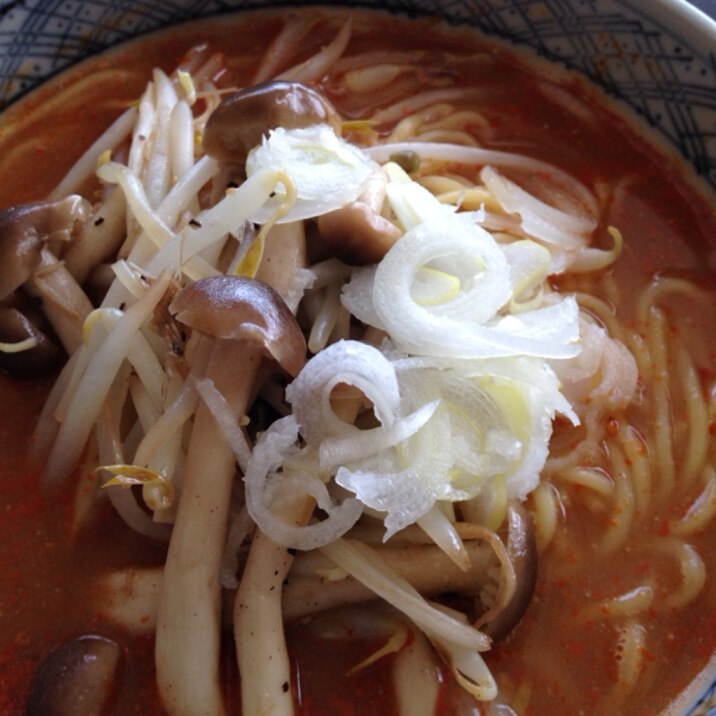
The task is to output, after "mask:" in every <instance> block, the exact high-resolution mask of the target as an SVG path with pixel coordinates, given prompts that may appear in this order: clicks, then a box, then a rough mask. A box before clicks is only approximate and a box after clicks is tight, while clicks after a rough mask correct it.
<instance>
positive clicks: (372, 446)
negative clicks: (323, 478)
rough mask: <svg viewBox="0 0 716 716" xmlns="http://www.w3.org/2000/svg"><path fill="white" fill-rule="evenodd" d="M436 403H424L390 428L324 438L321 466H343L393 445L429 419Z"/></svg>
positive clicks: (414, 431) (326, 467)
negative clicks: (343, 436) (341, 436)
mask: <svg viewBox="0 0 716 716" xmlns="http://www.w3.org/2000/svg"><path fill="white" fill-rule="evenodd" d="M438 405H439V401H438V400H433V401H432V402H430V403H426V404H425V405H423V406H421V407H420V408H418V409H417V410H416V411H415V412H414V413H411V414H410V415H408V416H406V417H405V418H401V419H400V420H398V421H396V422H395V423H394V424H393V425H392V426H390V427H379V428H373V429H372V430H358V431H357V433H356V434H355V435H351V436H350V437H346V438H327V439H325V440H324V441H323V442H322V443H321V445H320V449H319V455H320V462H321V467H322V468H323V469H329V468H332V467H336V466H337V465H346V464H348V463H352V462H355V461H356V460H361V459H364V458H367V457H371V456H373V455H375V454H376V453H379V452H382V451H383V450H387V449H388V448H391V447H394V446H395V445H397V444H398V443H400V442H402V441H403V440H407V439H409V438H410V437H412V436H413V435H415V433H416V432H418V430H420V429H421V428H422V427H423V426H424V425H425V423H427V422H428V420H430V418H431V417H432V416H433V413H434V412H435V410H436V409H437V407H438Z"/></svg>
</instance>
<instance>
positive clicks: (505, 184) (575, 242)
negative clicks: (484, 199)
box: [480, 166, 596, 249]
mask: <svg viewBox="0 0 716 716" xmlns="http://www.w3.org/2000/svg"><path fill="white" fill-rule="evenodd" d="M480 178H481V179H482V181H483V182H484V184H485V186H486V187H487V188H488V189H489V190H490V193H491V194H492V195H493V196H494V197H495V198H496V199H497V201H498V203H499V204H500V206H501V207H502V208H503V209H504V210H505V211H506V212H507V213H508V214H519V215H520V217H521V219H522V228H523V229H524V231H525V232H526V233H527V234H529V235H531V236H534V237H536V238H538V239H542V241H546V242H547V243H550V244H558V245H559V246H561V247H562V248H566V249H579V248H582V247H583V246H586V244H587V235H588V234H590V233H591V232H592V231H594V229H595V228H596V222H595V221H594V219H593V218H591V217H590V218H585V217H581V216H574V215H572V214H567V213H566V212H564V211H561V210H559V209H555V208H554V207H553V206H549V204H545V203H544V202H543V201H540V200H539V199H538V198H537V197H535V196H532V194H530V193H528V192H526V191H525V190H524V189H522V187H520V186H518V185H517V184H515V182H513V181H510V180H509V179H507V178H506V177H503V176H502V175H501V174H500V173H499V172H498V171H496V170H495V169H493V168H492V167H489V166H488V167H484V168H483V170H482V171H481V172H480Z"/></svg>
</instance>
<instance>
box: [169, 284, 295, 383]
mask: <svg viewBox="0 0 716 716" xmlns="http://www.w3.org/2000/svg"><path fill="white" fill-rule="evenodd" d="M169 312H170V313H171V314H172V315H173V316H175V317H176V319H177V320H178V321H180V322H181V323H183V324H184V325H186V326H189V328H192V329H194V330H197V331H201V332H202V333H206V334H208V335H210V336H214V337H215V338H221V339H232V340H242V341H248V342H250V343H254V344H258V345H261V346H262V347H263V349H264V350H265V351H266V352H267V353H268V354H269V355H270V356H271V357H272V358H274V359H275V360H276V362H277V363H278V364H279V365H280V366H281V368H283V370H285V371H286V372H287V373H288V374H289V375H291V376H293V377H295V376H296V375H298V372H299V371H300V370H301V368H302V367H303V364H304V362H305V360H306V339H305V338H304V337H303V333H302V332H301V329H300V328H299V325H298V323H297V322H296V318H295V317H294V315H293V314H292V313H291V311H290V309H289V308H288V306H287V305H286V303H285V302H284V300H283V299H282V298H281V296H279V294H278V293H277V292H276V291H275V290H274V289H273V288H271V286H269V285H268V284H265V283H263V282H261V281H256V280H255V279H250V278H243V277H240V276H212V277H211V278H204V279H200V280H199V281H195V282H194V283H191V284H189V285H188V286H186V287H185V288H183V289H182V290H181V291H180V292H179V293H178V294H177V296H176V297H175V298H174V300H173V301H172V303H171V304H170V306H169Z"/></svg>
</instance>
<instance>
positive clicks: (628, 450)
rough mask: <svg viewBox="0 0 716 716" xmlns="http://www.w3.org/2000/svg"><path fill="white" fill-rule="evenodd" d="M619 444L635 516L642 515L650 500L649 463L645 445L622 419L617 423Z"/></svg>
mask: <svg viewBox="0 0 716 716" xmlns="http://www.w3.org/2000/svg"><path fill="white" fill-rule="evenodd" d="M618 438H619V444H620V446H621V448H622V450H623V451H624V456H625V458H626V460H627V461H628V466H629V468H630V469H629V477H630V479H631V483H632V489H633V491H634V508H635V511H636V513H637V517H642V518H643V517H644V516H645V514H646V511H647V509H648V508H649V502H650V500H651V465H650V464H649V457H648V452H647V449H646V446H645V445H644V442H643V441H642V439H641V437H640V436H639V434H638V433H637V432H636V430H634V428H633V427H631V426H630V425H626V424H625V422H624V421H620V423H619V432H618Z"/></svg>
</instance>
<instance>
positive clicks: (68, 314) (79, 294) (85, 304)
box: [25, 248, 92, 355]
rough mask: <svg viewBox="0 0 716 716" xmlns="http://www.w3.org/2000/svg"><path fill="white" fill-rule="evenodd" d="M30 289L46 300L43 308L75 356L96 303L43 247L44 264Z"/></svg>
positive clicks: (37, 271)
mask: <svg viewBox="0 0 716 716" xmlns="http://www.w3.org/2000/svg"><path fill="white" fill-rule="evenodd" d="M25 289H26V290H27V292H28V293H29V294H30V295H32V296H36V297H38V298H41V299H42V310H43V312H44V314H45V316H47V319H48V320H49V321H50V323H51V324H52V327H53V328H54V329H55V332H56V333H57V335H58V336H59V338H60V341H62V345H63V346H64V348H65V350H66V351H67V353H68V354H69V355H72V353H74V352H75V351H76V350H77V349H78V348H79V347H80V346H81V345H82V325H83V323H84V320H85V318H87V316H88V315H89V313H90V312H91V311H92V303H91V302H90V300H89V298H87V295H86V294H85V292H84V291H83V290H82V288H80V285H79V284H78V283H77V281H75V279H74V278H73V276H72V274H70V272H69V271H68V270H67V269H66V268H65V267H64V265H63V264H62V262H60V261H58V260H57V258H56V257H55V255H54V254H53V253H52V252H51V251H50V250H49V249H48V248H43V249H42V253H41V259H40V266H39V268H38V269H37V270H36V271H35V273H34V274H33V275H32V276H31V277H30V278H29V279H28V280H27V282H26V283H25Z"/></svg>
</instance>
